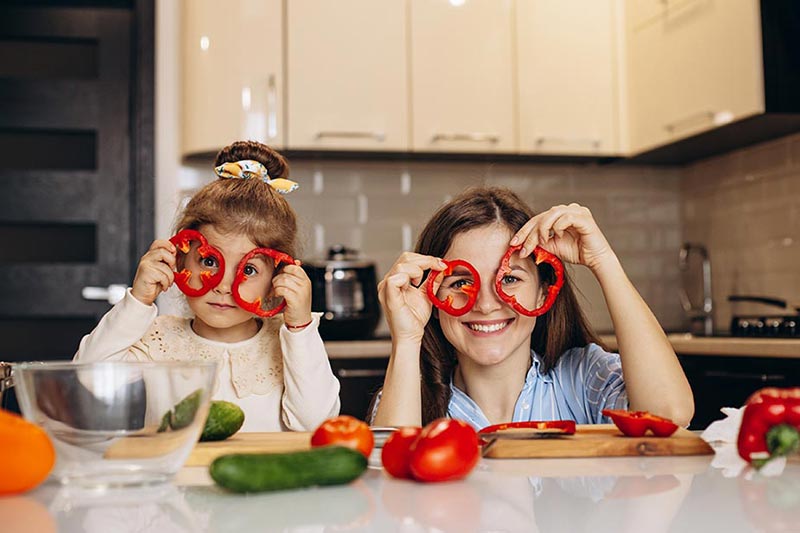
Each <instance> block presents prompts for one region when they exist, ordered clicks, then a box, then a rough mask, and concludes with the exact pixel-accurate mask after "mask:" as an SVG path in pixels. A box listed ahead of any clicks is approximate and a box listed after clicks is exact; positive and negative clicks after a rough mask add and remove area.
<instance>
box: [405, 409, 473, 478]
mask: <svg viewBox="0 0 800 533" xmlns="http://www.w3.org/2000/svg"><path fill="white" fill-rule="evenodd" d="M480 455H481V454H480V448H479V446H478V434H477V433H476V432H475V430H474V429H473V428H472V426H470V425H469V424H467V423H466V422H462V421H461V420H456V419H453V418H439V419H438V420H434V421H433V422H431V423H430V424H428V425H427V426H425V427H424V428H423V430H422V432H421V433H420V435H419V437H418V438H417V440H416V441H414V443H413V444H412V446H411V461H410V463H409V468H410V469H411V473H412V475H413V476H414V478H415V479H417V480H419V481H451V480H454V479H461V478H463V477H466V475H467V474H469V473H470V471H472V469H473V468H474V467H475V465H476V464H477V463H478V459H480Z"/></svg>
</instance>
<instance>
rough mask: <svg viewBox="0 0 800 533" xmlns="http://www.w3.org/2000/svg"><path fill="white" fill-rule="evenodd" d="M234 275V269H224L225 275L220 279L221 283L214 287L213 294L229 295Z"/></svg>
mask: <svg viewBox="0 0 800 533" xmlns="http://www.w3.org/2000/svg"><path fill="white" fill-rule="evenodd" d="M235 275H236V267H233V268H228V267H227V266H226V268H225V275H224V276H223V277H222V281H220V282H219V285H217V286H216V287H214V292H216V293H217V294H230V293H231V287H232V286H233V278H234V276H235Z"/></svg>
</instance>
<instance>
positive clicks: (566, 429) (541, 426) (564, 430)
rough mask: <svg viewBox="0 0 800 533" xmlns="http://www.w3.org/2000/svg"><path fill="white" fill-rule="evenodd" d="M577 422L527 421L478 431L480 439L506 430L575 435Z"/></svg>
mask: <svg viewBox="0 0 800 533" xmlns="http://www.w3.org/2000/svg"><path fill="white" fill-rule="evenodd" d="M575 428H576V426H575V421H574V420H546V421H541V420H527V421H524V422H504V423H502V424H492V425H491V426H486V427H485V428H483V429H481V430H480V431H478V437H479V438H480V437H481V436H482V435H486V434H489V433H496V432H498V431H503V430H504V429H532V430H544V431H546V430H558V433H559V434H561V435H574V434H575ZM486 444H488V442H487V441H485V440H483V439H481V445H486Z"/></svg>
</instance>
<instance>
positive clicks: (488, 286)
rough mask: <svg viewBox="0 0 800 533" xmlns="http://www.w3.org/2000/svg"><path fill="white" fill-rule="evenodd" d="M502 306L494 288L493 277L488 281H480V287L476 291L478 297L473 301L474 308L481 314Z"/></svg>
mask: <svg viewBox="0 0 800 533" xmlns="http://www.w3.org/2000/svg"><path fill="white" fill-rule="evenodd" d="M481 281H483V280H481ZM502 306H503V302H502V301H501V300H500V298H499V297H498V296H497V293H496V292H495V290H494V278H492V280H491V282H489V283H481V289H480V290H479V291H478V299H477V300H476V301H475V310H476V311H479V312H481V313H483V314H489V313H491V312H493V311H496V310H498V309H500V308H501V307H502Z"/></svg>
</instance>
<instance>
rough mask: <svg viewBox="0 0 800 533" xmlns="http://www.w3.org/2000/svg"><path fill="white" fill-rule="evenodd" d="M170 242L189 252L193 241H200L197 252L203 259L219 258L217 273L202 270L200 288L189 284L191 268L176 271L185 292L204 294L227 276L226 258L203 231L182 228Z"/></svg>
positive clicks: (176, 281)
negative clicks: (209, 242) (211, 243)
mask: <svg viewBox="0 0 800 533" xmlns="http://www.w3.org/2000/svg"><path fill="white" fill-rule="evenodd" d="M169 242H171V243H172V244H174V245H175V247H176V248H177V249H178V250H180V251H181V252H183V253H184V254H188V253H189V250H191V248H192V242H199V243H200V246H198V248H197V253H198V254H200V257H201V258H203V259H205V258H206V257H213V258H214V259H216V260H217V263H218V265H219V266H218V268H217V272H215V273H212V272H210V271H203V272H200V276H199V277H200V283H201V287H200V288H199V289H195V288H193V287H190V286H189V279H191V277H192V272H191V271H190V270H188V269H186V268H184V269H182V270H181V271H180V272H176V273H175V284H176V285H177V286H178V288H179V289H180V290H181V291H182V292H183V294H185V295H186V296H191V297H196V296H202V295H204V294H205V293H207V292H208V291H210V290H211V289H213V288H214V287H216V286H217V285H219V284H220V282H221V281H222V278H223V277H224V276H225V259H224V258H223V257H222V253H221V252H220V251H219V250H217V249H216V248H214V247H213V246H211V245H210V244H208V241H207V240H206V238H205V236H204V235H203V234H202V233H200V232H199V231H197V230H193V229H185V230H181V231H179V232H178V233H177V234H175V235H174V236H173V237H172V238H170V240H169Z"/></svg>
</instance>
